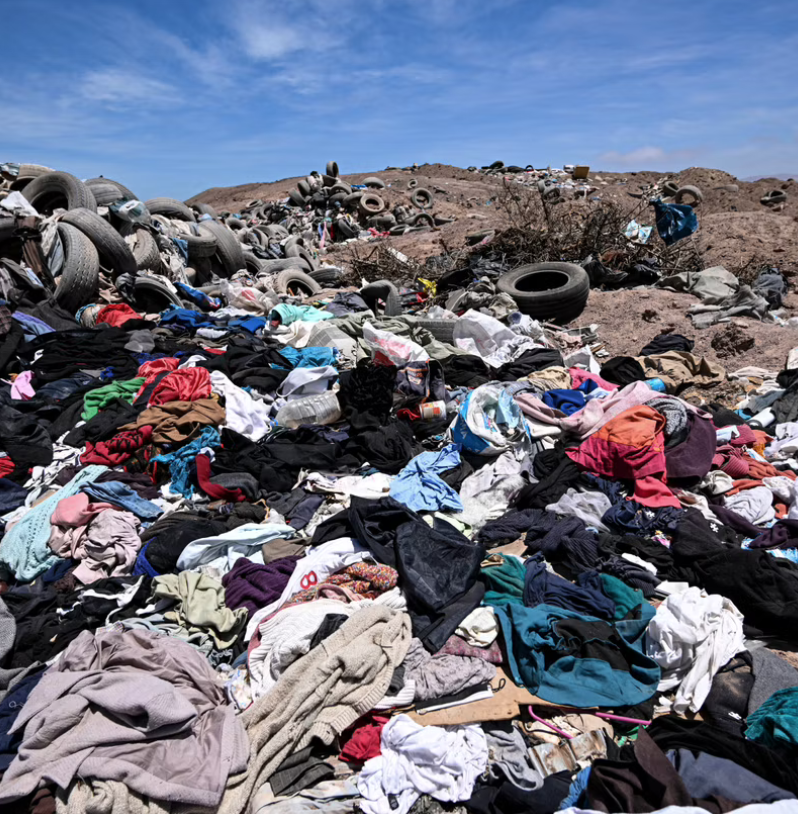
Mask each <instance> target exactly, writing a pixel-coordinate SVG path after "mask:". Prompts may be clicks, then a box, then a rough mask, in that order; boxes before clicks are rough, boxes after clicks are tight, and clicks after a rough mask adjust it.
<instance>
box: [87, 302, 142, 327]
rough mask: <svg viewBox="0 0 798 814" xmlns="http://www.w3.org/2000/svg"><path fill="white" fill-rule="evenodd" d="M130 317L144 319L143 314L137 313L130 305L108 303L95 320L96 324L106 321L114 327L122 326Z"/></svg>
mask: <svg viewBox="0 0 798 814" xmlns="http://www.w3.org/2000/svg"><path fill="white" fill-rule="evenodd" d="M130 319H144V317H143V316H142V315H141V314H137V313H136V312H135V311H134V310H133V309H132V308H131V307H130V306H129V305H125V304H124V303H118V304H116V305H106V306H105V308H103V309H102V311H100V313H99V314H97V319H96V321H95V324H96V325H101V324H102V323H105V324H106V325H111V326H113V327H114V328H120V327H121V326H122V325H124V324H125V323H126V322H127V321H128V320H130Z"/></svg>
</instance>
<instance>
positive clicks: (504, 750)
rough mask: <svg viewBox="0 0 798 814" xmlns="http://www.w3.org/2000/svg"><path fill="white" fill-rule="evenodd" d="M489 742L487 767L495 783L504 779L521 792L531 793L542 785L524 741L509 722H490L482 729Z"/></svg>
mask: <svg viewBox="0 0 798 814" xmlns="http://www.w3.org/2000/svg"><path fill="white" fill-rule="evenodd" d="M482 728H483V730H484V732H485V738H486V739H487V742H488V755H489V759H490V765H489V766H488V771H489V772H490V775H491V777H493V778H494V779H497V780H498V779H500V778H502V777H506V778H507V779H508V780H509V781H510V782H511V783H512V784H513V785H514V786H517V787H518V788H519V789H524V791H534V790H535V789H539V788H540V787H541V786H542V785H543V777H542V775H541V774H540V772H539V771H538V770H537V769H536V768H535V767H534V765H533V764H532V760H531V759H530V757H529V750H528V749H527V745H526V741H525V740H524V736H523V735H522V734H521V731H520V730H519V729H517V728H516V727H515V726H513V724H512V722H509V723H500V722H490V723H485V724H483V725H482Z"/></svg>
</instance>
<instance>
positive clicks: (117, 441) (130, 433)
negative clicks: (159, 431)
mask: <svg viewBox="0 0 798 814" xmlns="http://www.w3.org/2000/svg"><path fill="white" fill-rule="evenodd" d="M151 441H152V427H150V426H149V425H145V426H144V427H139V429H137V430H125V431H123V432H120V433H117V434H116V435H115V436H114V437H113V438H111V439H109V440H108V441H98V442H97V443H96V444H93V443H92V442H91V441H87V442H86V451H85V452H84V453H83V454H82V455H81V456H80V462H81V463H82V464H104V465H105V466H118V465H119V464H123V463H124V462H125V461H126V460H127V459H128V458H129V457H130V456H131V455H132V454H133V453H134V452H135V451H136V450H137V449H141V447H143V446H144V445H145V444H149V443H150V442H151ZM148 457H149V456H148Z"/></svg>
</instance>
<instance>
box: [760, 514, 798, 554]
mask: <svg viewBox="0 0 798 814" xmlns="http://www.w3.org/2000/svg"><path fill="white" fill-rule="evenodd" d="M757 531H759V529H757ZM796 546H798V520H787V519H786V518H785V519H784V520H779V521H777V522H776V524H775V525H774V526H772V527H771V528H769V529H768V530H767V531H764V532H762V533H761V534H759V535H758V536H757V538H756V539H755V540H754V541H753V542H752V543H751V546H750V547H751V548H795V547H796Z"/></svg>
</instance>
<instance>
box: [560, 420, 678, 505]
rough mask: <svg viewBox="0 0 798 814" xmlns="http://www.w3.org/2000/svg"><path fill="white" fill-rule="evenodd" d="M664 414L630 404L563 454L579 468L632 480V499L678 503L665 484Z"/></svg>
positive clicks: (657, 503)
mask: <svg viewBox="0 0 798 814" xmlns="http://www.w3.org/2000/svg"><path fill="white" fill-rule="evenodd" d="M664 427H665V416H663V415H662V414H661V413H658V412H657V411H656V410H654V409H652V408H651V407H647V406H646V405H645V404H642V405H639V406H637V407H630V408H629V409H628V410H624V411H623V412H622V413H621V414H620V415H617V416H615V418H613V419H612V420H611V421H609V422H607V423H606V424H605V425H604V426H603V427H602V428H601V429H600V430H598V431H597V432H595V433H594V434H593V435H591V436H590V437H589V438H588V439H587V440H586V441H584V442H583V443H582V444H581V445H580V446H579V447H575V448H572V449H567V450H565V454H566V455H567V456H568V457H569V458H570V459H571V460H572V461H574V462H575V463H577V464H579V466H581V467H582V468H583V469H586V470H587V471H588V472H592V473H594V474H596V475H603V476H604V477H608V478H620V479H622V480H633V481H634V482H635V491H634V499H635V500H636V501H637V502H638V503H642V504H643V505H644V506H649V507H651V508H654V509H659V508H662V507H663V506H673V507H674V508H676V509H678V508H680V507H681V504H680V503H679V501H678V500H677V498H676V496H675V495H674V494H673V492H671V490H670V489H668V487H667V486H666V485H665V481H666V478H665V472H666V465H665V436H664V434H663V429H664Z"/></svg>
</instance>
